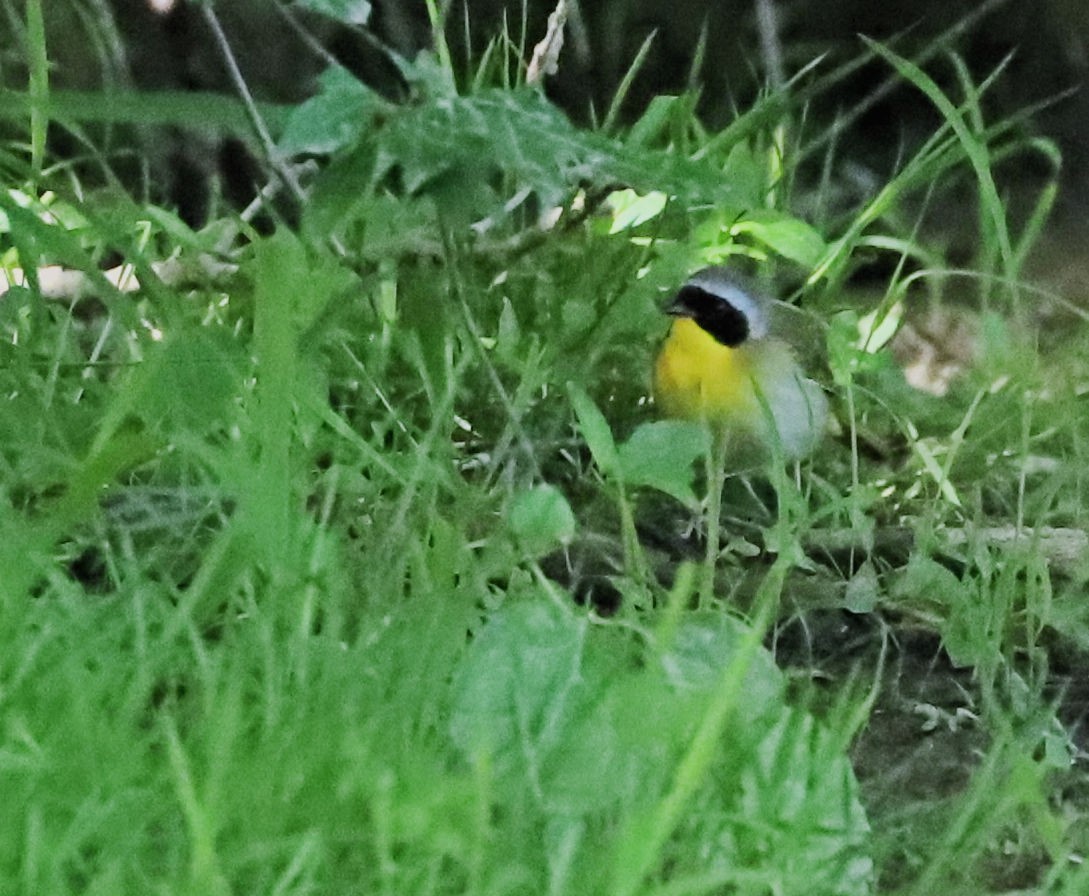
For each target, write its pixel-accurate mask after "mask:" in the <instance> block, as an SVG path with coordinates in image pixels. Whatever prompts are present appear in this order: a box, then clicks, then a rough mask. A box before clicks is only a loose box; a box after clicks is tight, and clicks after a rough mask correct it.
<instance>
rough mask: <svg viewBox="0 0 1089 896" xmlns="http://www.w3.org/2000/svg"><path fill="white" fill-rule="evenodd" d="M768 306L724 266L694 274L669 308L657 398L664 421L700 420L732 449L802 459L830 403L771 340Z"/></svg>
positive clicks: (821, 427)
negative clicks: (742, 446) (670, 320)
mask: <svg viewBox="0 0 1089 896" xmlns="http://www.w3.org/2000/svg"><path fill="white" fill-rule="evenodd" d="M769 307H770V302H769V300H767V299H765V298H763V297H762V296H760V295H759V294H757V293H754V292H752V291H750V290H749V289H748V288H747V287H746V286H745V285H744V284H743V283H742V282H741V281H739V280H738V279H737V278H735V277H733V276H732V275H731V274H730V273H729V272H727V271H726V270H725V269H723V268H707V269H705V270H703V271H700V272H698V273H697V274H695V275H693V277H692V278H691V279H690V280H689V281H688V282H687V283H686V284H685V285H684V286H682V287H681V289H680V291H679V292H678V293H677V295H676V296H675V297H674V299H673V302H672V304H671V305H670V306H669V307H668V308H667V309H666V311H667V313H668V314H670V315H672V316H673V318H674V320H673V325H672V327H671V328H670V331H669V335H668V336H667V337H666V340H665V342H664V343H663V345H662V348H661V351H660V353H659V355H658V360H657V363H656V364H655V368H654V400H655V402H656V403H657V404H658V407H659V408H660V409H661V410H662V412H663V414H665V415H666V416H667V417H680V418H683V419H689V420H702V421H704V422H706V423H709V424H711V425H712V426H713V427H714V429H716V430H717V431H718V432H720V433H721V434H723V435H730V437H731V438H730V441H731V442H732V443H734V444H739V443H742V444H743V443H748V444H749V445H750V446H752V447H756V448H758V449H762V450H763V451H764V452H766V453H768V454H770V455H774V454H775V453H777V452H779V451H781V453H782V454H783V456H785V457H788V458H797V457H802V456H803V455H805V454H807V453H808V452H809V451H811V450H812V449H813V447H814V446H815V445H816V443H817V441H818V440H819V439H820V436H821V434H822V433H823V431H824V425H825V421H826V418H827V415H828V402H827V400H826V399H825V397H824V393H823V392H822V391H821V389H820V387H819V386H818V385H817V384H816V383H815V382H813V381H812V380H810V379H807V378H806V377H805V376H804V374H803V373H802V371H801V368H799V366H798V363H797V361H795V359H794V354H793V352H792V351H791V349H790V347H789V346H788V345H787V344H786V343H785V342H783V341H782V340H781V339H777V338H775V337H774V336H771V335H770V333H769V331H770V312H769Z"/></svg>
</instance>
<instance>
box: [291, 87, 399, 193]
mask: <svg viewBox="0 0 1089 896" xmlns="http://www.w3.org/2000/svg"><path fill="white" fill-rule="evenodd" d="M318 83H319V85H320V87H321V90H320V92H319V93H318V94H317V96H313V97H311V98H310V99H308V100H307V101H306V102H304V103H302V104H301V105H300V106H298V107H297V108H296V109H295V110H294V111H292V113H291V115H290V116H289V117H288V119H287V125H286V126H285V128H284V132H283V134H282V135H281V137H280V144H279V148H280V151H281V152H282V153H283V154H284V155H285V156H295V155H299V154H301V153H312V154H317V155H328V154H331V153H334V152H336V151H337V150H340V149H343V148H344V147H346V146H352V145H353V144H355V143H357V142H358V141H359V138H360V137H361V136H362V134H363V132H364V131H365V130H366V129H367V128H368V127H370V125H371V123H372V121H373V118H374V115H375V113H376V112H378V111H379V109H381V108H382V107H383V106H384V105H385V101H384V100H382V99H381V98H380V97H379V96H378V95H377V94H376V93H375V92H374V91H373V90H371V89H370V88H369V87H367V86H366V85H365V84H363V83H362V82H361V81H360V80H359V79H357V78H356V77H355V76H354V75H352V74H351V73H350V72H349V71H348V70H347V69H343V68H340V67H339V66H333V67H330V68H329V69H327V70H326V71H325V72H323V73H322V75H321V77H320V78H319V79H318ZM359 186H360V187H362V186H363V185H362V184H360V185H359Z"/></svg>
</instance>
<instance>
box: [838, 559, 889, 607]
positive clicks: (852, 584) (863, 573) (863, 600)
mask: <svg viewBox="0 0 1089 896" xmlns="http://www.w3.org/2000/svg"><path fill="white" fill-rule="evenodd" d="M880 594H881V584H880V582H879V581H878V579H877V570H876V569H874V565H873V563H871V562H870V561H869V560H865V561H863V563H862V565H861V566H860V567H859V568H858V571H857V572H855V574H854V575H853V576H851V578H850V579H849V580H848V582H847V590H846V591H845V593H844V595H843V607H844V609H846V610H850V611H851V612H852V613H872V612H873V611H874V609H875V608H876V607H877V601H878V598H879V597H880Z"/></svg>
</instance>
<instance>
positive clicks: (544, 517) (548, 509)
mask: <svg viewBox="0 0 1089 896" xmlns="http://www.w3.org/2000/svg"><path fill="white" fill-rule="evenodd" d="M507 523H508V525H509V526H510V530H511V534H512V535H514V537H515V539H516V540H517V542H518V544H519V545H521V547H522V548H523V550H525V551H527V552H528V553H529V554H531V555H532V556H535V557H539V556H541V555H543V554H546V553H548V552H549V551H551V550H554V549H555V548H557V547H560V546H561V545H565V544H569V543H570V542H571V540H572V539H573V538H574V537H575V514H574V513H573V512H572V511H571V505H570V504H568V503H567V499H566V498H565V497H564V496H563V493H562V492H561V491H560V490H559V489H558V488H556V487H555V486H552V485H547V484H546V485H539V486H537V487H536V488H531V489H527V490H525V491H522V492H518V493H517V494H516V495H515V496H514V497H513V499H512V500H511V504H510V509H509V510H508V512H507Z"/></svg>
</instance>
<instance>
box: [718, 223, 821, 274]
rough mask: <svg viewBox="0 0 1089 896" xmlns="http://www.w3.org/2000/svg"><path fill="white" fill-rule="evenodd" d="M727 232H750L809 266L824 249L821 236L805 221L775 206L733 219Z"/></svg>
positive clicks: (762, 241)
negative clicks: (739, 218)
mask: <svg viewBox="0 0 1089 896" xmlns="http://www.w3.org/2000/svg"><path fill="white" fill-rule="evenodd" d="M730 232H731V233H732V234H734V235H737V234H746V233H747V234H749V235H750V236H752V238H753V239H755V240H757V241H758V242H760V243H763V244H764V245H765V246H767V247H768V248H769V249H771V250H772V251H773V252H776V253H778V254H779V255H782V256H783V257H784V258H788V259H790V260H791V261H794V262H797V263H798V264H800V265H801V266H802V267H805V268H812V267H814V266H816V264H817V262H819V261H820V260H821V258H822V257H823V256H824V253H825V252H826V251H827V248H828V247H827V245H826V244H825V242H824V238H823V237H822V236H821V235H820V233H818V232H817V231H816V230H815V229H814V228H813V227H810V226H809V225H808V224H806V223H805V221H803V220H801V219H800V218H796V217H794V216H793V215H788V214H786V213H784V212H780V211H775V210H774V209H753V210H751V211H749V212H747V213H746V214H745V217H744V218H742V219H741V220H739V221H737V222H735V223H734V224H733V225H732V226H731V228H730Z"/></svg>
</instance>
